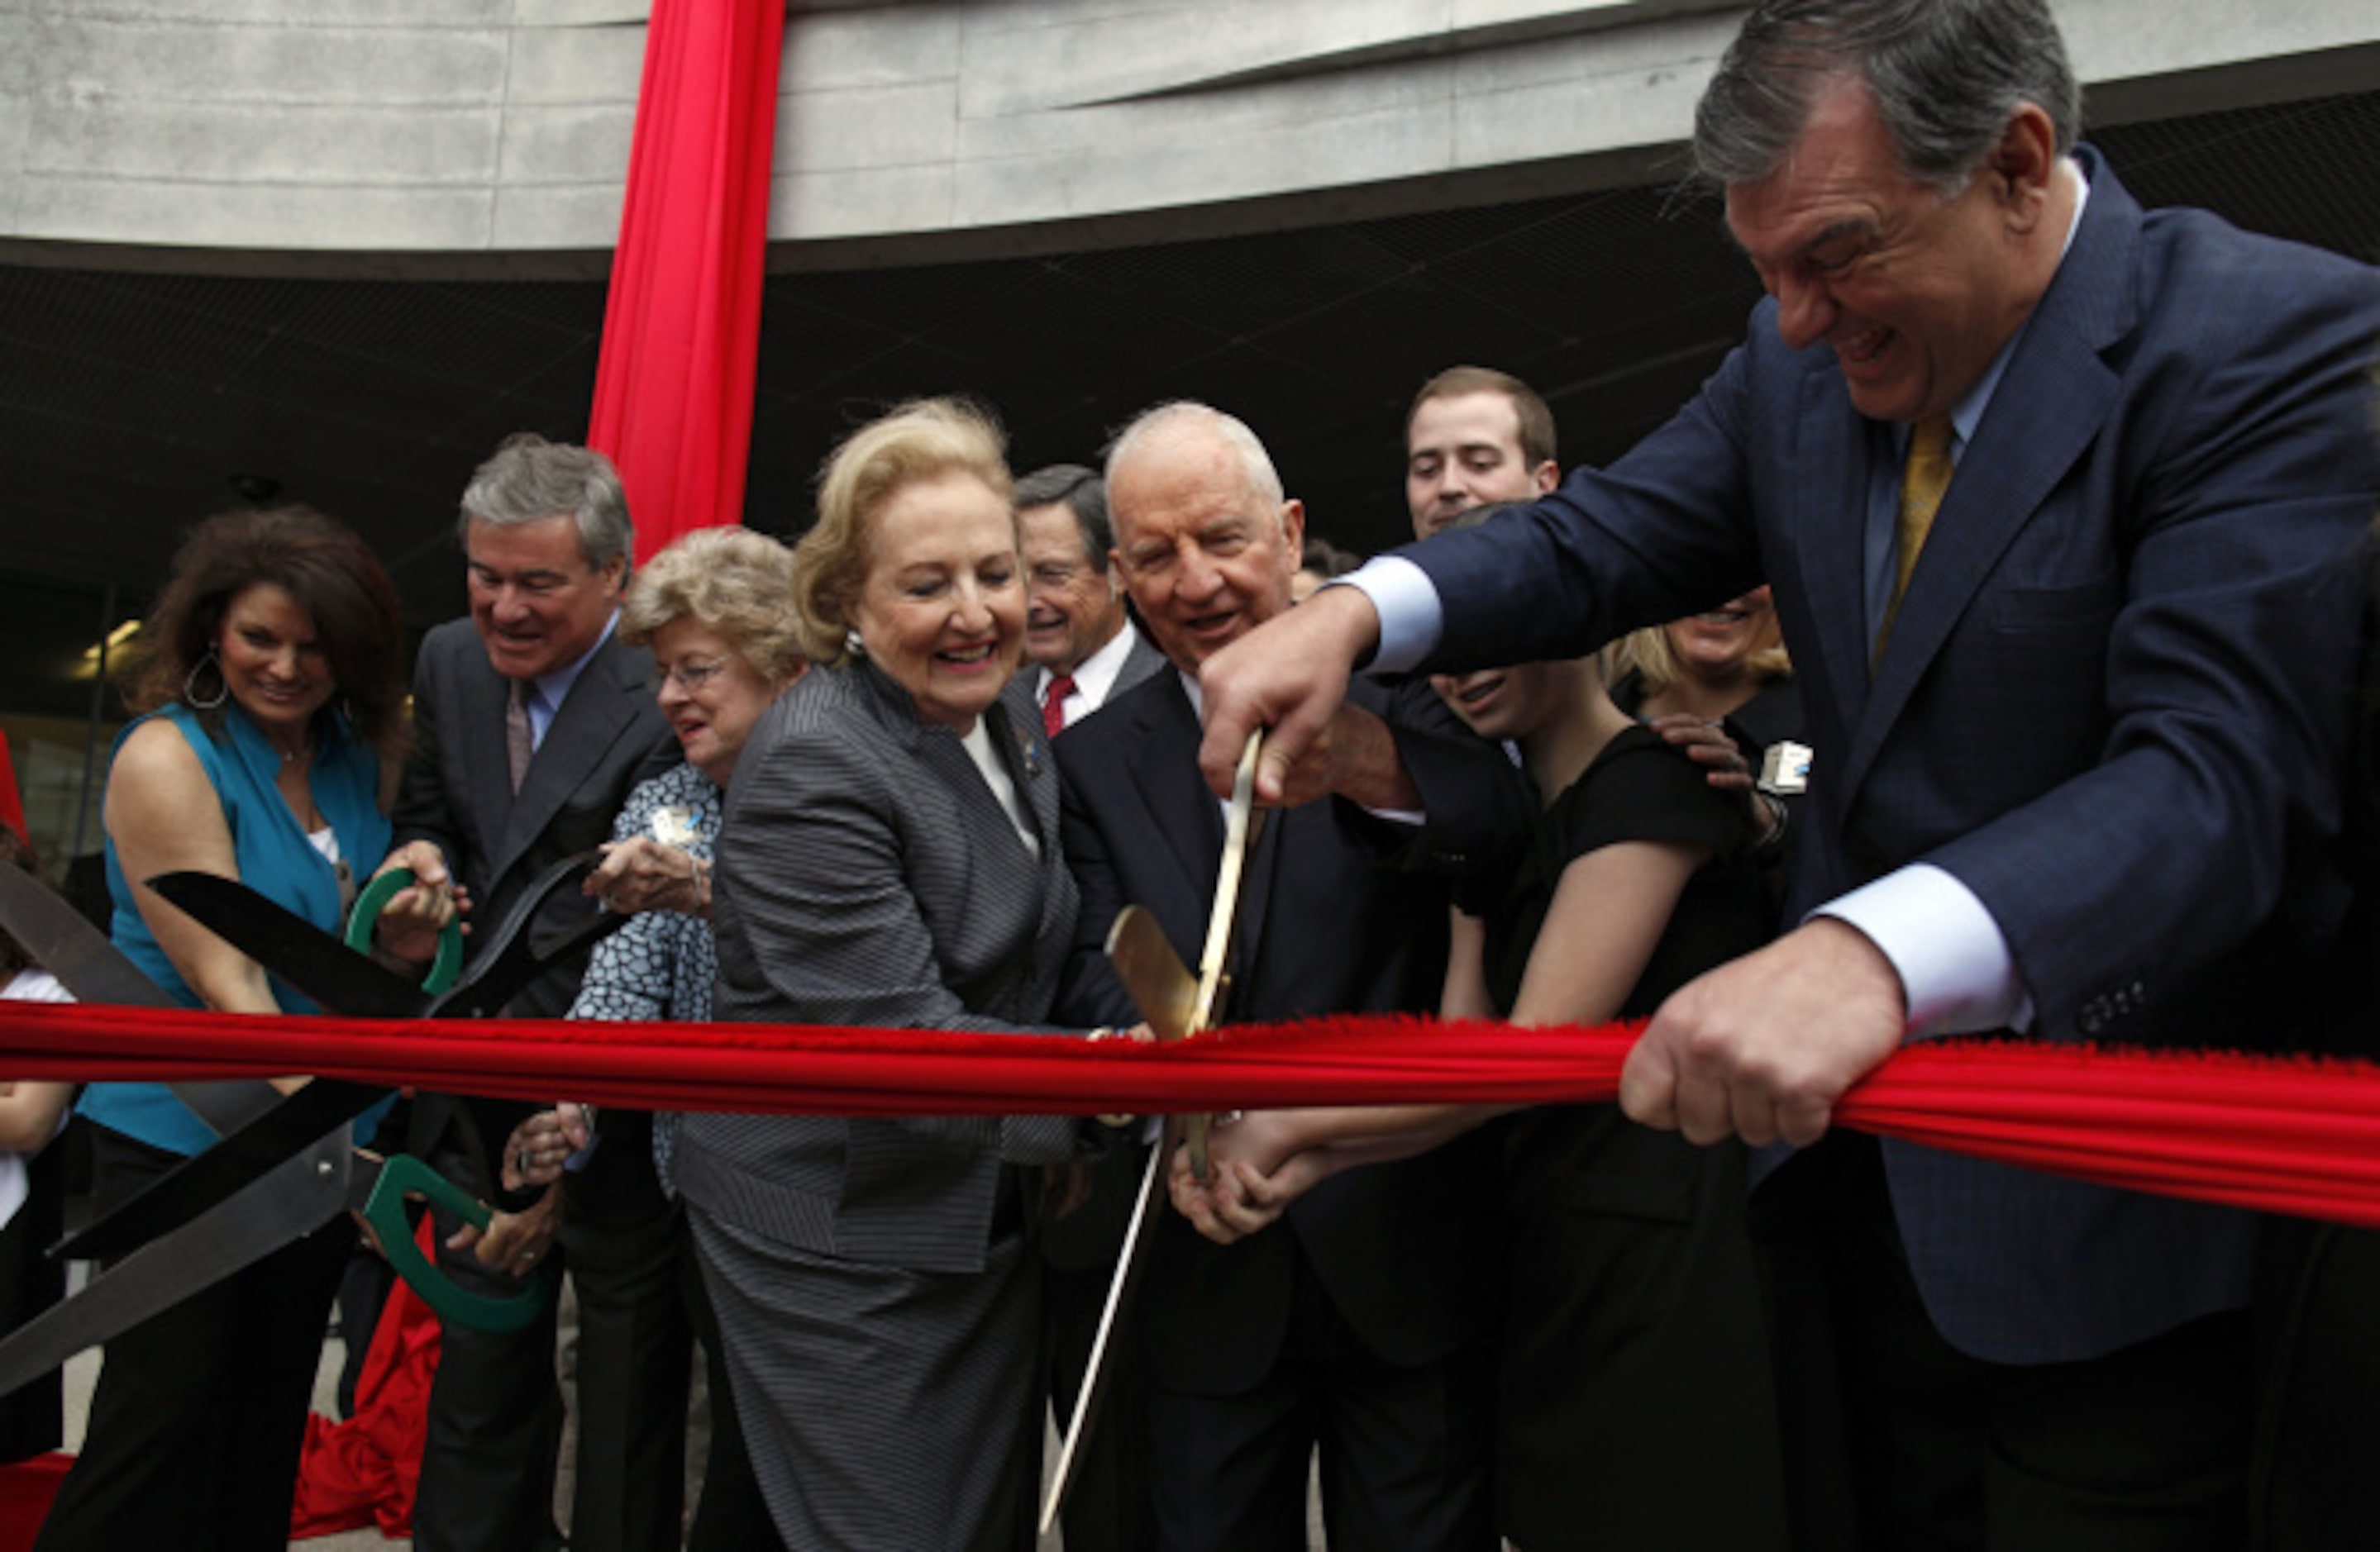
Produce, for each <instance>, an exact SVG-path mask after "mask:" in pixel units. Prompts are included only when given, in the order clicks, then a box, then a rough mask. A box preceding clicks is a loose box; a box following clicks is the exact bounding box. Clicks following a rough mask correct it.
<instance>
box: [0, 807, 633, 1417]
mask: <svg viewBox="0 0 2380 1552" xmlns="http://www.w3.org/2000/svg"><path fill="white" fill-rule="evenodd" d="M599 860H600V854H599V853H595V852H586V853H581V854H579V855H577V856H573V857H569V858H565V859H564V860H563V861H561V862H559V863H556V864H555V865H554V866H553V867H551V868H549V869H548V870H547V871H546V872H545V873H543V874H541V875H540V876H539V878H538V879H536V880H535V881H533V882H532V883H531V885H530V886H529V888H528V891H525V893H524V894H523V896H522V898H521V899H520V900H519V901H518V902H516V904H515V905H514V908H513V909H512V910H511V911H510V912H509V913H507V915H505V917H504V920H503V922H502V923H500V924H499V925H498V926H497V928H496V929H495V930H494V932H493V933H492V935H491V936H490V938H489V940H488V944H487V948H486V950H485V951H484V952H482V953H481V954H480V957H479V960H478V963H477V964H475V965H474V967H473V969H472V971H471V973H470V974H469V975H468V976H466V977H465V978H464V979H463V980H461V981H460V982H459V983H457V984H456V985H455V986H454V987H453V988H451V989H449V990H446V991H443V992H438V993H429V992H425V991H424V990H423V989H422V988H419V987H417V986H414V985H413V984H411V983H410V982H408V981H407V980H406V979H405V977H403V976H399V975H396V974H395V973H394V972H392V971H389V970H387V969H384V968H383V967H382V966H381V965H379V964H375V963H373V962H372V961H371V960H370V959H368V958H365V957H364V956H363V955H361V954H358V953H356V952H354V951H353V950H351V949H349V948H348V947H347V946H346V944H345V943H344V942H343V941H342V940H340V939H338V938H336V937H334V936H333V935H331V934H329V933H326V932H323V931H322V929H320V928H317V927H315V926H314V925H313V924H312V923H310V922H309V921H307V920H305V919H304V918H303V917H300V916H297V915H295V914H293V913H291V912H289V911H286V910H285V909H283V908H282V907H281V906H279V905H277V904H275V903H273V902H272V901H270V900H267V899H265V898H264V897H263V896H261V895H260V894H257V893H256V892H255V891H252V890H249V888H247V886H245V885H243V884H240V883H238V882H237V881H235V880H232V879H225V878H221V877H218V876H216V875H214V874H206V873H173V874H166V875H164V876H162V877H160V878H157V879H151V880H150V881H149V882H150V887H151V888H152V889H153V890H155V891H157V892H158V893H159V894H160V895H162V896H163V897H164V898H165V899H166V900H167V901H169V902H171V903H174V904H175V905H176V906H177V907H179V908H180V909H182V910H184V911H186V912H188V914H189V915H191V916H192V917H194V918H195V919H197V920H198V921H200V923H201V924H202V925H204V926H206V927H208V928H211V929H212V930H213V931H215V932H216V933H218V934H219V935H220V936H222V937H223V938H225V940H227V941H229V942H230V943H232V944H233V946H235V947H237V948H238V949H239V950H240V951H241V952H244V953H247V954H248V955H249V957H250V958H252V959H254V960H255V961H256V962H257V963H258V964H261V965H262V966H263V967H264V968H265V969H266V970H267V971H269V972H271V973H272V974H273V975H274V976H279V977H280V978H281V979H282V980H283V981H285V982H286V983H287V984H288V985H290V986H292V987H295V988H297V989H298V990H299V991H301V992H304V993H305V994H306V995H307V996H309V997H310V998H312V999H313V1000H315V1001H316V1002H317V1003H319V1004H321V1005H322V1006H323V1007H324V1008H326V1009H329V1010H330V1011H331V1012H337V1013H343V1014H346V1015H348V1016H352V1017H377V1018H476V1017H486V1016H489V1015H491V1014H493V1013H495V1012H499V1011H501V1010H502V1009H503V1007H504V1004H505V1003H506V1002H508V1001H509V1000H511V999H512V998H513V996H514V995H515V994H516V993H517V992H518V991H519V990H520V988H522V987H524V986H526V985H528V983H529V982H530V981H531V980H533V979H535V978H536V977H537V976H539V975H540V974H542V973H543V972H544V971H545V970H546V969H547V968H548V967H550V966H551V965H553V964H555V963H556V962H558V961H561V960H564V959H566V958H568V957H569V956H570V955H572V954H574V953H576V952H578V951H579V950H580V949H582V948H584V947H586V946H587V945H589V944H590V943H592V942H593V941H594V940H597V939H599V938H601V937H602V936H604V935H605V934H607V933H609V932H611V931H613V930H614V929H616V928H618V927H620V926H621V925H622V924H623V923H625V920H626V918H625V916H620V915H613V914H612V913H610V912H603V913H600V914H598V915H592V916H589V917H588V918H587V919H585V920H584V921H582V922H580V923H578V924H577V925H575V926H574V927H572V928H570V929H568V930H567V931H565V932H564V933H562V934H560V935H558V936H557V937H555V938H553V939H552V940H547V941H545V942H542V943H533V942H532V941H531V940H530V934H529V931H528V927H529V923H530V922H531V921H532V920H533V919H534V917H535V916H536V915H537V912H538V909H539V907H540V905H542V904H543V903H545V902H546V901H547V900H549V899H551V898H552V897H553V895H555V894H556V893H558V892H559V891H562V890H564V889H565V888H569V889H573V890H575V889H576V888H577V884H578V882H579V880H580V879H582V878H583V877H584V876H585V874H586V873H587V871H588V870H589V868H590V867H593V866H594V864H595V863H596V862H597V861H599ZM15 874H16V870H14V869H0V926H5V927H6V928H8V929H9V930H10V931H11V932H12V933H13V934H14V935H15V936H17V937H18V940H19V941H21V942H23V943H25V945H26V947H27V948H28V949H29V950H30V951H32V952H34V953H35V955H36V956H37V957H40V958H41V959H42V963H43V964H44V967H45V968H48V969H49V970H50V973H51V974H52V975H54V976H57V977H58V980H59V982H60V983H61V984H62V985H64V986H65V987H66V988H67V989H68V990H69V991H72V992H73V993H74V994H75V995H76V996H77V997H78V998H79V999H81V1000H85V1001H91V1002H102V1003H117V1004H129V1005H133V1006H152V1007H170V1006H174V1005H175V1004H174V1003H173V1002H172V1001H171V1000H170V999H168V998H167V997H166V996H165V994H164V992H162V991H161V990H159V989H158V988H157V987H156V986H155V984H154V983H152V982H151V981H150V980H149V979H148V977H147V976H143V975H142V974H141V973H140V970H139V969H138V968H137V967H136V966H134V965H133V964H131V962H130V961H129V960H127V959H125V958H124V957H123V955H122V954H121V953H120V952H118V951H117V950H116V949H115V946H114V945H113V944H112V943H110V942H109V941H108V940H106V938H105V937H104V936H103V935H102V934H100V933H99V932H98V930H97V929H96V928H92V927H91V925H90V924H89V923H88V922H86V921H84V920H83V919H82V917H81V916H80V915H78V914H76V913H75V912H74V911H73V910H72V909H71V907H68V906H67V905H66V903H64V902H63V901H61V900H59V899H58V897H57V896H55V895H54V894H52V893H50V892H49V891H46V890H43V889H42V888H41V887H40V886H39V885H38V884H35V883H33V882H32V880H31V879H29V878H25V877H24V876H22V875H16V876H15V877H13V878H12V877H6V876H5V875H15ZM408 881H409V880H408V879H402V878H400V877H399V876H398V875H397V874H395V873H389V874H383V875H382V877H381V879H378V880H375V890H376V891H377V894H378V897H379V898H382V899H384V898H385V897H386V894H387V893H388V892H390V891H393V890H394V889H395V888H398V887H402V885H403V884H404V883H406V882H408ZM372 898H373V894H372V893H371V892H368V894H367V897H366V901H365V902H364V904H365V905H367V906H368V905H370V902H371V900H372ZM210 1091H214V1092H210ZM175 1092H176V1095H177V1096H181V1097H184V1098H185V1100H186V1102H187V1101H190V1100H196V1101H197V1102H198V1105H199V1106H203V1107H204V1108H203V1109H200V1116H201V1119H203V1120H205V1121H207V1122H208V1124H209V1125H210V1126H211V1127H212V1128H213V1129H215V1130H216V1131H217V1132H218V1133H219V1134H220V1135H221V1141H219V1142H218V1143H216V1144H215V1145H214V1146H212V1147H210V1148H208V1149H206V1150H205V1151H204V1152H202V1153H200V1154H197V1155H194V1156H193V1157H192V1158H189V1159H188V1160H187V1161H186V1162H184V1163H183V1164H181V1165H180V1166H178V1167H177V1168H176V1169H175V1170H171V1171H169V1172H167V1173H166V1174H165V1175H164V1176H163V1177H161V1178H160V1179H159V1180H158V1181H157V1182H156V1183H155V1184H154V1185H152V1186H151V1187H150V1188H149V1189H148V1190H146V1191H143V1192H142V1193H140V1194H139V1195H137V1196H135V1197H133V1198H131V1199H130V1200H129V1201H128V1202H126V1203H125V1204H124V1205H123V1206H120V1207H118V1208H117V1209H116V1210H115V1211H114V1212H112V1213H110V1214H109V1215H107V1216H106V1217H105V1218H103V1219H98V1220H97V1221H95V1222H93V1223H92V1224H91V1226H90V1227H89V1228H87V1229H85V1230H84V1231H82V1232H81V1233H79V1234H77V1235H74V1236H72V1237H70V1238H69V1239H67V1241H65V1242H63V1243H60V1244H59V1245H58V1246H57V1247H55V1250H54V1252H53V1254H55V1255H70V1256H76V1257H91V1258H105V1257H114V1256H121V1259H120V1260H116V1261H115V1263H114V1264H113V1265H111V1266H110V1267H108V1268H107V1270H105V1271H104V1272H103V1273H101V1274H100V1275H99V1276H98V1277H96V1278H93V1279H91V1282H90V1283H89V1284H88V1285H87V1286H86V1287H85V1288H84V1289H83V1290H82V1291H80V1292H78V1293H77V1294H75V1295H74V1296H73V1297H71V1298H69V1299H67V1300H66V1301H65V1302H64V1303H60V1304H57V1305H55V1306H54V1307H53V1308H51V1309H50V1310H48V1311H46V1312H44V1313H43V1314H42V1315H41V1316H38V1317H36V1318H35V1319H33V1320H31V1321H30V1322H28V1323H26V1324H25V1325H24V1326H22V1327H19V1328H18V1329H17V1330H16V1331H14V1332H12V1333H10V1334H9V1335H8V1336H7V1338H6V1340H0V1393H6V1391H8V1390H11V1389H14V1388H17V1387H18V1386H19V1385H22V1384H24V1383H26V1382H27V1381H29V1380H31V1379H33V1378H36V1377H38V1376H41V1375H42V1374H46V1373H47V1372H49V1370H51V1369H53V1368H55V1367H56V1366H57V1365H58V1364H61V1363H63V1362H65V1360H66V1359H67V1358H69V1357H71V1356H73V1355H74V1354H75V1353H76V1352H80V1351H82V1350H83V1349H84V1348H86V1347H90V1346H92V1345H94V1344H96V1343H99V1342H103V1341H105V1340H108V1339H109V1338H111V1337H113V1336H115V1335H116V1334H118V1333H119V1332H122V1331H124V1330H126V1329H128V1328H130V1327H132V1326H134V1325H137V1324H139V1323H140V1321H142V1320H145V1319H147V1318H149V1317H150V1316H152V1315H155V1314H157V1313H158V1312H160V1311H162V1310H164V1309H168V1308H170V1307H172V1306H173V1305H174V1304H176V1303H179V1302H180V1301H182V1300H183V1299H186V1298H188V1296H189V1295H191V1294H192V1293H195V1292H197V1291H199V1290H200V1289H202V1288H205V1287H208V1286H210V1285H212V1284H213V1283H215V1282H217V1281H220V1280H221V1279H224V1278H225V1277H228V1276H230V1275H231V1274H232V1273H233V1272H236V1271H237V1270H239V1269H240V1268H241V1267H246V1266H249V1265H250V1264H251V1263H253V1262H255V1261H257V1260H260V1259H261V1258H262V1257H263V1256H265V1255H270V1254H272V1253H273V1251H275V1250H278V1249H279V1248H281V1247H282V1246H283V1245H285V1244H287V1243H290V1242H291V1241H293V1240H295V1239H297V1238H299V1237H301V1236H303V1235H305V1234H308V1233H310V1232H312V1231H315V1230H316V1229H319V1228H321V1227H322V1224H323V1223H325V1222H327V1221H328V1220H329V1219H331V1218H332V1217H333V1216H334V1215H335V1214H336V1213H337V1212H338V1211H339V1210H340V1209H341V1208H342V1207H346V1208H350V1209H352V1210H355V1211H357V1212H358V1213H360V1214H361V1215H362V1217H363V1218H364V1219H365V1221H366V1222H367V1223H369V1224H370V1226H371V1228H372V1231H373V1232H374V1233H375V1235H376V1236H377V1237H378V1239H379V1241H380V1244H381V1248H382V1250H383V1253H384V1254H386V1255H387V1256H388V1258H389V1263H390V1266H391V1267H393V1268H394V1269H395V1271H396V1272H397V1274H398V1275H399V1276H401V1277H403V1278H404V1279H406V1281H407V1283H409V1284H411V1285H412V1287H413V1288H414V1290H415V1291H417V1292H419V1294H420V1295H421V1297H422V1300H423V1302H424V1303H428V1304H429V1305H430V1306H431V1309H433V1310H434V1311H436V1312H437V1313H438V1315H439V1316H440V1317H441V1318H443V1319H447V1320H452V1321H455V1322H456V1323H458V1324H461V1325H466V1326H470V1327H473V1328H479V1329H482V1330H514V1329H518V1328H520V1327H522V1326H524V1325H526V1324H527V1323H528V1321H529V1320H530V1319H531V1318H532V1317H533V1316H535V1315H536V1314H537V1312H538V1310H539V1308H540V1306H541V1305H542V1303H543V1302H544V1299H545V1297H546V1295H547V1293H548V1291H550V1286H549V1285H550V1281H551V1279H550V1277H547V1276H546V1275H545V1274H540V1279H538V1280H535V1281H532V1282H531V1283H529V1284H528V1286H527V1287H525V1288H524V1289H523V1290H522V1291H520V1292H519V1293H516V1294H513V1295H509V1296H504V1297H489V1296H484V1295H480V1294H475V1293H471V1292H468V1291H466V1290H464V1289H462V1288H460V1287H457V1286H456V1285H455V1283H454V1282H452V1281H451V1280H450V1279H447V1278H446V1277H445V1276H444V1275H443V1274H442V1273H441V1272H439V1271H438V1269H437V1268H436V1267H434V1266H432V1265H431V1262H430V1261H429V1259H428V1258H427V1257H425V1256H424V1255H422V1254H421V1252H420V1250H419V1248H418V1247H417V1246H416V1245H415V1243H414V1242H413V1238H412V1232H411V1230H410V1227H409V1225H408V1224H407V1219H406V1214H405V1198H406V1197H407V1195H412V1194H419V1195H423V1196H427V1197H429V1198H431V1200H433V1201H436V1202H438V1203H440V1204H441V1205H443V1206H446V1207H447V1208H449V1209H450V1210H452V1211H454V1212H455V1213H457V1214H459V1215H460V1216H462V1217H463V1218H465V1219H468V1220H469V1221H471V1222H473V1223H476V1224H478V1225H480V1227H483V1228H484V1227H485V1226H486V1225H487V1224H488V1223H489V1222H490V1221H491V1219H492V1215H491V1214H490V1212H489V1210H488V1208H487V1206H485V1205H484V1204H482V1203H480V1202H479V1201H477V1200H475V1199H474V1198H472V1197H471V1196H470V1195H469V1194H467V1193H465V1192H464V1191H462V1190H461V1189H460V1188H458V1187H456V1186H455V1185H454V1184H453V1183H452V1182H449V1181H447V1180H445V1179H444V1178H443V1177H442V1176H440V1175H438V1174H437V1173H436V1172H435V1171H434V1170H431V1169H430V1168H429V1167H428V1166H427V1165H424V1164H422V1163H421V1162H420V1161H419V1160H418V1159H415V1158H408V1157H405V1156H401V1155H400V1156H397V1157H395V1158H382V1157H381V1156H379V1155H376V1154H373V1153H370V1152H367V1151H365V1150H362V1149H359V1148H358V1147H356V1146H354V1140H353V1123H354V1122H355V1120H356V1118H357V1117H358V1116H360V1115H361V1114H362V1113H363V1112H364V1111H366V1110H368V1109H370V1108H371V1107H372V1106H373V1105H375V1104H377V1103H379V1102H380V1100H381V1099H383V1097H386V1096H387V1094H388V1092H389V1091H388V1090H387V1089H385V1088H383V1087H380V1086H377V1085H368V1084H352V1083H345V1082H338V1081H334V1080H327V1079H317V1080H315V1081H313V1082H310V1083H309V1084H307V1085H305V1086H304V1087H302V1088H300V1089H298V1090H297V1092H295V1093H294V1094H291V1095H288V1096H286V1097H282V1096H279V1095H278V1094H277V1093H276V1092H275V1091H274V1090H273V1088H272V1087H271V1086H270V1085H265V1084H262V1083H253V1084H224V1085H187V1084H186V1085H175ZM194 1108H197V1107H196V1106H194Z"/></svg>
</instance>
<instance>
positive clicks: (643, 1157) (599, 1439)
mask: <svg viewBox="0 0 2380 1552" xmlns="http://www.w3.org/2000/svg"><path fill="white" fill-rule="evenodd" d="M602 1125H603V1144H602V1146H601V1147H600V1148H598V1149H597V1150H596V1152H595V1157H594V1158H593V1159H591V1160H590V1161H589V1164H588V1167H587V1169H586V1170H584V1171H583V1172H582V1173H580V1174H578V1175H576V1176H574V1177H572V1178H571V1181H570V1183H569V1184H568V1185H567V1186H566V1187H565V1193H566V1198H567V1211H566V1212H565V1215H564V1218H563V1222H562V1245H563V1250H564V1252H565V1255H567V1257H568V1265H569V1267H570V1280H571V1282H572V1283H573V1284H574V1285H575V1286H576V1287H577V1292H578V1363H577V1400H578V1459H577V1475H576V1478H575V1481H574V1485H573V1488H572V1493H571V1501H570V1545H571V1547H572V1549H573V1552H676V1549H677V1546H678V1544H679V1541H680V1539H681V1538H682V1536H683V1535H684V1534H685V1523H684V1521H685V1512H686V1397H687V1391H688V1382H689V1380H690V1379H691V1376H692V1374H693V1361H694V1322H693V1318H692V1316H690V1314H689V1313H688V1311H687V1309H686V1274H687V1269H688V1266H689V1263H690V1262H691V1260H692V1258H693V1251H692V1249H691V1247H690V1246H689V1244H688V1243H687V1237H686V1216H685V1214H684V1213H682V1212H681V1211H679V1209H678V1206H677V1204H676V1203H675V1202H673V1201H671V1200H670V1199H669V1198H668V1197H667V1196H665V1195H663V1194H662V1188H661V1182H660V1181H659V1180H658V1179H657V1178H655V1176H654V1173H653V1133H652V1117H651V1116H650V1115H649V1114H647V1113H644V1112H642V1111H628V1110H605V1111H604V1112H603V1119H602Z"/></svg>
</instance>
